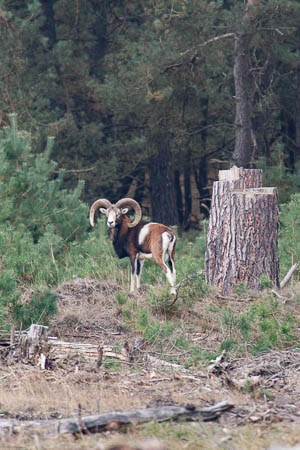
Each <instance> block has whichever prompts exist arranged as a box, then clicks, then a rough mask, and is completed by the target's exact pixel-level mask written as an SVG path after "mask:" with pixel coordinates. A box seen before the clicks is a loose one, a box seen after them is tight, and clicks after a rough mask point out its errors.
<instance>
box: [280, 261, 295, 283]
mask: <svg viewBox="0 0 300 450" xmlns="http://www.w3.org/2000/svg"><path fill="white" fill-rule="evenodd" d="M298 266H299V263H296V264H293V265H292V267H291V268H290V270H289V271H288V273H287V274H286V276H285V277H284V278H283V280H282V281H281V283H280V289H283V288H284V286H285V285H286V284H287V283H288V282H289V281H290V279H291V278H292V275H293V273H294V272H295V270H296V269H297V268H298Z"/></svg>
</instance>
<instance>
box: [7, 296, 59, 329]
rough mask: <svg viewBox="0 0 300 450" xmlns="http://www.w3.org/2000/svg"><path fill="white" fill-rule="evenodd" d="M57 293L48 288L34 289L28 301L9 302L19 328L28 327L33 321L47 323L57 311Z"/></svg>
mask: <svg viewBox="0 0 300 450" xmlns="http://www.w3.org/2000/svg"><path fill="white" fill-rule="evenodd" d="M56 299H57V294H55V293H54V292H51V291H50V290H49V289H46V290H43V291H42V290H36V291H35V292H34V293H33V295H32V298H31V300H30V302H28V303H20V302H17V303H16V304H11V305H10V306H11V315H12V317H13V320H14V323H15V324H16V326H17V327H18V328H19V329H24V328H28V327H29V326H30V325H31V324H33V323H36V324H38V323H41V324H43V325H48V324H49V321H50V319H51V317H52V316H53V315H54V314H55V313H56V312H57V306H56Z"/></svg>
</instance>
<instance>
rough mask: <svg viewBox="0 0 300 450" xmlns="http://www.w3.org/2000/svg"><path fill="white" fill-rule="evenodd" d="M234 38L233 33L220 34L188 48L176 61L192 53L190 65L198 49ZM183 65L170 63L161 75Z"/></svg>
mask: <svg viewBox="0 0 300 450" xmlns="http://www.w3.org/2000/svg"><path fill="white" fill-rule="evenodd" d="M234 37H235V33H225V34H221V35H220V36H215V37H213V38H211V39H208V40H207V41H204V42H202V43H201V44H198V45H195V46H194V47H192V48H189V49H188V50H186V51H185V52H182V53H180V57H179V58H178V59H177V61H178V60H179V59H180V58H183V57H184V56H186V55H189V54H190V53H194V54H193V55H192V56H191V58H190V62H191V63H192V62H193V61H194V59H195V58H196V57H197V51H198V49H200V48H202V47H206V46H207V45H209V44H212V43H213V42H217V41H220V40H222V39H227V38H234ZM182 64H183V63H181V62H176V61H174V62H172V63H170V64H169V65H168V66H166V67H165V68H164V69H163V70H162V73H164V72H167V71H168V70H170V69H174V68H176V67H180V66H182Z"/></svg>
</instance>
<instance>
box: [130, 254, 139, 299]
mask: <svg viewBox="0 0 300 450" xmlns="http://www.w3.org/2000/svg"><path fill="white" fill-rule="evenodd" d="M130 267H131V270H130V292H134V291H135V286H136V272H137V259H136V257H134V258H131V259H130Z"/></svg>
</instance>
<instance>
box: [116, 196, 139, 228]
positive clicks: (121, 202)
mask: <svg viewBox="0 0 300 450" xmlns="http://www.w3.org/2000/svg"><path fill="white" fill-rule="evenodd" d="M115 206H116V207H117V208H123V207H124V206H130V207H131V208H132V209H133V211H134V214H135V217H134V219H133V221H132V222H129V223H128V227H129V228H132V227H135V226H136V225H137V224H138V223H140V221H141V219H142V208H141V207H140V205H139V203H138V202H136V201H135V200H134V199H133V198H121V199H120V200H118V201H117V203H116V204H115Z"/></svg>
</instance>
